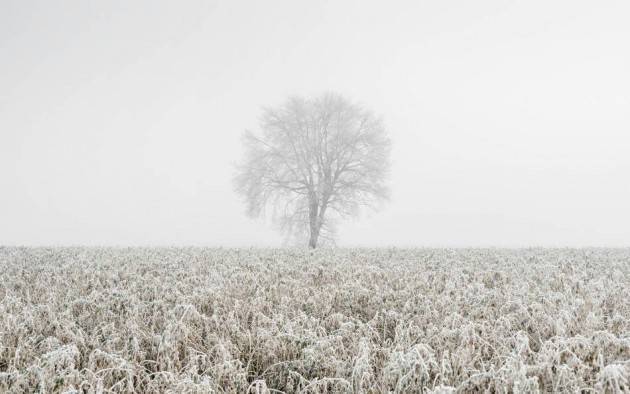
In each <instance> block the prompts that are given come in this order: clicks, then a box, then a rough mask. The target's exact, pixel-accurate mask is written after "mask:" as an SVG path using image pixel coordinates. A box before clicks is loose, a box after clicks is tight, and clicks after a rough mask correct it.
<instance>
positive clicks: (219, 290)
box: [0, 248, 630, 393]
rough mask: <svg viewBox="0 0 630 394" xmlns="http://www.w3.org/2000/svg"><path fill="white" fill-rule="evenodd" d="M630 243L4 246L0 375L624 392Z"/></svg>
mask: <svg viewBox="0 0 630 394" xmlns="http://www.w3.org/2000/svg"><path fill="white" fill-rule="evenodd" d="M629 289H630V250H628V249H580V250H573V249H557V250H549V249H522V250H502V249H483V250H482V249H471V250H466V249H461V250H444V249H434V250H430V249H417V250H401V249H374V250H370V249H327V250H325V249H321V250H315V251H308V250H272V249H268V250H267V249H264V250H260V249H247V250H244V249H241V250H235V249H195V248H182V249H139V248H134V249H106V248H56V249H45V248H38V249H29V248H0V392H15V393H22V392H33V391H40V392H45V393H53V392H138V393H144V392H173V393H179V392H200V393H201V392H229V393H245V392H248V391H249V392H255V393H266V392H286V393H293V392H303V393H324V392H326V393H331V392H339V393H346V392H348V393H352V392H354V393H381V392H395V393H408V392H434V393H438V392H439V393H448V392H470V391H473V392H474V391H483V390H486V389H488V390H490V391H491V392H536V391H542V392H550V391H553V392H576V391H580V390H584V391H585V392H592V391H594V392H620V391H624V390H625V391H628V390H630V389H629V385H630V296H629V293H630V290H629Z"/></svg>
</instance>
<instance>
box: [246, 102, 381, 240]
mask: <svg viewBox="0 0 630 394" xmlns="http://www.w3.org/2000/svg"><path fill="white" fill-rule="evenodd" d="M260 129H261V132H260V133H259V134H254V133H252V132H249V131H247V132H245V134H244V136H243V143H244V146H245V158H244V160H243V161H242V162H241V163H240V164H239V165H238V166H237V173H236V176H235V182H234V183H235V188H236V191H237V192H238V193H239V194H240V195H241V196H242V197H243V198H244V200H245V202H246V204H247V212H248V214H249V215H250V216H252V217H258V216H260V215H262V214H264V212H265V211H266V210H268V209H270V210H271V216H272V218H273V219H274V222H275V223H276V224H277V225H279V227H280V229H281V230H283V231H284V232H285V233H286V234H287V235H289V236H297V237H298V239H303V240H304V241H305V240H306V238H308V245H309V247H311V248H315V247H316V246H317V245H318V242H319V241H320V240H321V241H332V240H334V223H335V222H336V221H337V220H338V219H340V218H345V217H348V216H355V215H357V214H358V212H359V210H360V207H362V206H370V207H377V205H378V203H379V202H382V201H383V200H385V199H386V197H387V194H388V189H387V186H386V178H387V175H388V172H389V154H390V140H389V138H388V136H387V134H386V132H385V128H384V126H383V122H382V120H381V119H380V118H378V117H377V116H375V115H374V113H373V112H372V111H369V110H367V109H365V108H363V107H362V106H359V105H357V104H355V103H352V102H350V101H349V100H347V99H345V98H344V97H342V96H340V95H337V94H333V93H327V94H324V95H322V96H319V97H315V98H311V99H306V98H301V97H292V98H289V99H288V100H287V101H286V102H285V103H284V104H282V105H280V106H278V107H274V108H265V109H264V111H263V114H262V117H261V120H260Z"/></svg>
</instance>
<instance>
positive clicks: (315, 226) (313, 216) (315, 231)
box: [308, 200, 319, 249]
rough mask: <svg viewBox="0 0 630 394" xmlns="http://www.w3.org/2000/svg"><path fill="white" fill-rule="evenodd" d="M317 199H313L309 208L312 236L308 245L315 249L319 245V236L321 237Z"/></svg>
mask: <svg viewBox="0 0 630 394" xmlns="http://www.w3.org/2000/svg"><path fill="white" fill-rule="evenodd" d="M318 208H319V207H318V205H317V200H315V201H311V203H310V206H309V209H308V219H309V230H310V237H309V239H308V247H309V248H311V249H315V248H316V247H317V238H318V237H319V220H318V215H317V214H318V212H317V211H318Z"/></svg>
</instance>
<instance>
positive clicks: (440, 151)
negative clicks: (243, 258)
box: [0, 0, 630, 247]
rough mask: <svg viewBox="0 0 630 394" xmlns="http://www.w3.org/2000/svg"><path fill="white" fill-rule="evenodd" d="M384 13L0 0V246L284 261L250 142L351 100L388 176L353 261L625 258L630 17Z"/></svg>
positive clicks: (629, 212)
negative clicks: (248, 253) (411, 249)
mask: <svg viewBox="0 0 630 394" xmlns="http://www.w3.org/2000/svg"><path fill="white" fill-rule="evenodd" d="M388 4H389V5H386V4H385V3H384V2H376V1H375V2H364V1H344V2H333V1H330V2H316V1H312V2H311V1H278V2H255V1H222V2H207V1H199V2H194V1H186V2H157V1H145V2H125V1H120V2H83V1H73V2H61V3H58V2H45V1H41V2H33V1H3V2H2V3H1V4H0V245H16V244H17V245H207V246H226V247H231V246H279V245H281V240H282V238H281V236H280V235H278V234H277V233H276V232H274V231H273V228H272V226H271V225H270V223H269V222H268V221H263V220H252V219H249V218H247V217H246V215H245V207H244V205H243V203H242V202H241V201H240V200H238V198H237V195H236V194H235V193H234V191H233V188H232V181H231V178H232V175H233V165H234V163H235V162H237V161H238V160H239V158H240V157H241V155H242V153H243V152H242V147H241V144H240V136H241V134H242V133H243V131H244V130H246V129H249V130H256V129H257V122H258V117H259V116H260V113H261V108H262V106H267V105H276V104H278V103H280V102H282V101H283V100H285V99H286V98H287V97H288V96H290V95H294V94H296V95H303V96H312V95H317V94H320V93H322V92H324V91H334V92H338V93H340V94H342V95H344V96H346V97H348V98H350V99H352V100H355V101H357V102H360V103H362V104H363V105H365V106H366V107H368V108H371V109H372V110H374V111H375V112H376V113H378V114H380V115H382V117H383V119H384V121H385V124H386V127H387V130H388V132H389V134H390V137H391V139H392V161H393V163H392V169H391V182H390V187H391V198H390V201H389V203H388V204H387V205H386V206H385V208H384V209H383V210H381V211H378V212H370V211H367V212H365V213H364V214H363V215H362V216H361V217H360V218H358V219H356V220H354V221H350V222H346V223H344V224H343V225H342V226H341V228H340V231H339V244H340V245H343V246H499V247H500V246H624V245H625V246H628V242H629V240H630V209H628V201H630V179H629V174H630V155H629V154H628V152H629V151H630V72H629V71H628V70H630V51H629V50H628V43H629V42H630V24H628V15H630V3H628V2H624V1H603V2H592V1H554V2H547V1H509V2H507V1H479V2H469V1H463V0H460V1H432V2H428V1H423V2H418V1H409V2H396V3H388ZM394 4H395V5H394Z"/></svg>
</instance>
